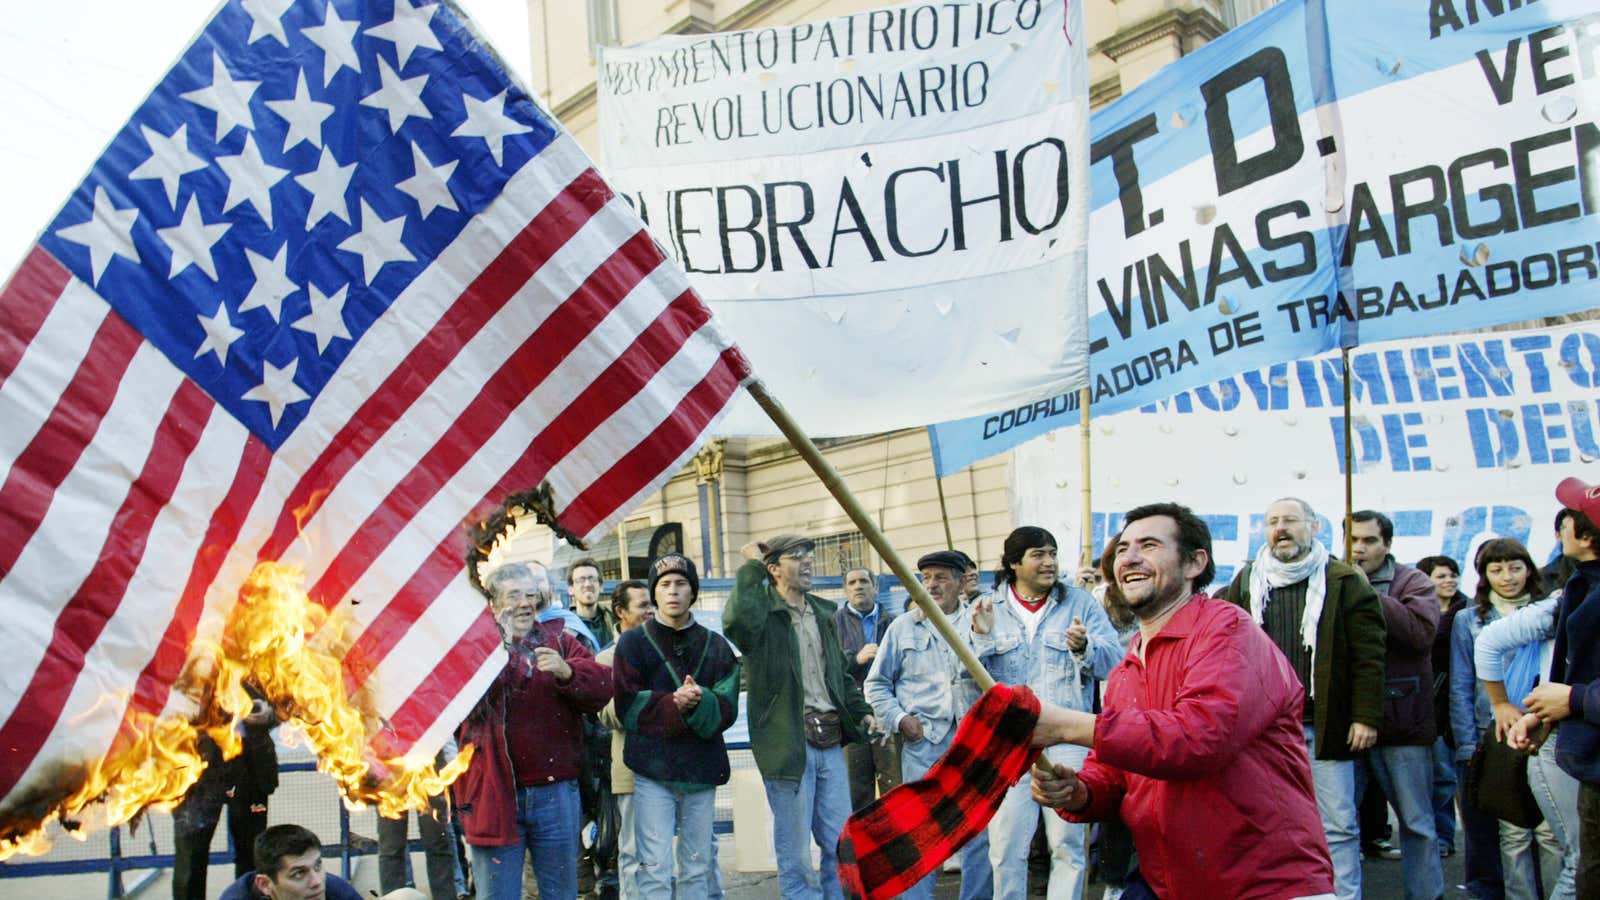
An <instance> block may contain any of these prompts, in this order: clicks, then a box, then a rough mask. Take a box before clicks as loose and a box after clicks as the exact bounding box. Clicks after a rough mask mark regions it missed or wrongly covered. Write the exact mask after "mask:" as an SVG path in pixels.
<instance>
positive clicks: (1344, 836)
mask: <svg viewBox="0 0 1600 900" xmlns="http://www.w3.org/2000/svg"><path fill="white" fill-rule="evenodd" d="M1305 729H1306V752H1308V753H1309V754H1310V755H1311V782H1312V786H1313V787H1315V788H1316V791H1317V813H1318V814H1319V815H1320V816H1321V817H1322V830H1323V831H1325V832H1327V834H1328V855H1329V857H1331V858H1332V860H1333V893H1334V895H1335V896H1337V897H1338V898H1339V900H1361V831H1360V828H1359V826H1358V825H1357V824H1356V764H1355V761H1354V760H1348V759H1317V741H1316V735H1315V733H1314V732H1313V730H1312V728H1311V726H1310V725H1307V726H1305Z"/></svg>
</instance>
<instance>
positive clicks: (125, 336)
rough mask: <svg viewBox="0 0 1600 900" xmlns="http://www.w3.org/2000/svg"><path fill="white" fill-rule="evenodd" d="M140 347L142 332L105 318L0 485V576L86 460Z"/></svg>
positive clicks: (113, 316) (118, 318) (13, 562)
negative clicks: (74, 470) (58, 490)
mask: <svg viewBox="0 0 1600 900" xmlns="http://www.w3.org/2000/svg"><path fill="white" fill-rule="evenodd" d="M141 342H142V339H141V338H140V337H139V333H138V332H137V331H134V330H133V328H132V327H130V326H129V325H128V323H127V322H126V321H124V320H123V318H122V317H121V316H120V315H118V314H117V313H116V312H115V311H112V312H109V313H107V314H106V317H105V319H103V320H101V322H100V328H99V330H98V331H97V332H96V333H95V336H94V340H93V341H92V342H90V344H89V353H88V355H87V356H85V357H84V360H83V364H82V365H81V366H79V367H78V371H76V372H74V373H73V375H72V381H71V382H70V383H69V384H68V385H67V389H66V390H65V391H63V392H62V393H61V396H60V397H59V398H57V400H56V405H55V408H54V409H52V410H51V411H50V417H49V418H48V419H46V420H45V422H44V425H43V426H42V427H41V428H40V429H39V433H38V434H36V435H34V436H33V440H32V441H29V442H28V446H27V447H26V448H25V449H24V450H23V451H22V453H21V454H19V455H18V456H17V459H16V461H15V462H13V463H12V464H11V471H10V472H9V473H7V475H6V480H5V484H4V485H0V572H8V571H10V570H11V567H12V566H14V565H16V563H17V557H19V556H21V555H22V548H23V547H25V546H27V544H28V539H29V538H31V537H32V536H33V534H34V532H36V531H38V529H39V523H40V522H41V521H43V520H44V516H45V513H46V512H47V511H48V510H49V509H50V500H51V498H52V497H54V496H55V492H56V488H58V487H60V486H61V482H62V481H63V480H64V479H65V478H66V477H67V473H68V472H71V471H72V467H73V466H74V465H76V464H77V462H78V458H79V457H80V456H82V455H83V451H84V448H85V447H87V446H89V442H90V441H91V440H92V439H93V438H94V433H95V431H96V430H97V429H98V428H99V426H100V420H101V419H103V418H105V414H106V410H107V409H109V408H110V407H111V401H112V400H114V399H115V398H116V395H117V385H118V383H119V382H121V381H122V376H123V374H124V373H125V372H127V370H128V364H129V363H130V362H131V361H132V360H133V354H134V352H135V351H136V350H138V349H139V345H140V343H141ZM107 439H108V440H112V439H114V436H108V438H107Z"/></svg>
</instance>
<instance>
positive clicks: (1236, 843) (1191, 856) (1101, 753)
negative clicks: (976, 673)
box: [1033, 503, 1333, 900]
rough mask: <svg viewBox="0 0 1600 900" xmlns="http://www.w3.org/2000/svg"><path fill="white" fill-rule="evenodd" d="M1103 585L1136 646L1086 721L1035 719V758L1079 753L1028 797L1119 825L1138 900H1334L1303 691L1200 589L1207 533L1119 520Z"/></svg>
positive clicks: (1073, 816)
mask: <svg viewBox="0 0 1600 900" xmlns="http://www.w3.org/2000/svg"><path fill="white" fill-rule="evenodd" d="M1125 522H1126V524H1125V525H1124V527H1123V531H1122V534H1121V535H1120V536H1119V537H1118V538H1117V541H1116V544H1115V548H1114V554H1115V557H1114V558H1115V562H1114V571H1115V573H1116V579H1117V585H1118V587H1119V588H1120V589H1121V591H1122V594H1123V596H1124V597H1125V598H1126V600H1127V604H1128V606H1129V607H1130V608H1131V609H1132V610H1133V611H1134V614H1135V615H1137V616H1138V618H1139V634H1138V635H1137V636H1135V637H1134V639H1133V643H1132V645H1131V647H1130V650H1129V653H1128V655H1127V657H1126V658H1124V659H1123V661H1122V662H1121V664H1119V665H1118V666H1117V667H1116V668H1115V669H1113V670H1112V671H1111V675H1110V677H1109V678H1108V679H1107V681H1106V692H1105V702H1104V711H1103V712H1101V713H1100V714H1099V715H1098V716H1096V715H1092V714H1090V713H1085V712H1078V711H1076V710H1069V709H1062V708H1059V707H1055V706H1050V705H1048V704H1046V705H1044V707H1043V709H1042V710H1041V712H1040V716H1039V724H1038V727H1037V728H1036V730H1035V733H1034V743H1035V744H1036V745H1049V744H1055V743H1072V744H1080V745H1083V746H1087V747H1090V748H1091V749H1090V752H1089V757H1088V759H1087V760H1085V761H1084V764H1083V768H1082V770H1081V771H1074V770H1073V769H1072V768H1070V767H1068V766H1065V765H1060V764H1056V765H1054V766H1053V772H1051V773H1050V774H1048V775H1046V774H1044V773H1041V772H1040V771H1039V770H1038V769H1034V770H1033V795H1034V799H1036V800H1038V801H1039V802H1040V803H1042V804H1044V805H1046V806H1050V807H1053V808H1055V809H1056V811H1057V812H1058V813H1059V814H1060V815H1061V816H1062V818H1065V819H1067V820H1069V821H1074V822H1084V821H1091V820H1096V819H1102V818H1105V817H1106V816H1108V815H1109V814H1111V813H1113V812H1118V813H1120V814H1121V816H1122V819H1123V821H1125V822H1126V823H1127V825H1128V828H1129V830H1130V831H1132V832H1133V841H1134V846H1135V848H1136V849H1137V850H1138V853H1139V870H1138V872H1137V873H1136V874H1135V875H1134V876H1132V877H1130V879H1129V883H1128V887H1127V889H1126V890H1125V891H1124V893H1123V895H1122V896H1123V898H1124V900H1134V898H1139V897H1164V898H1183V900H1204V898H1219V900H1220V898H1229V900H1289V898H1309V897H1320V896H1329V897H1331V896H1332V890H1333V865H1332V863H1331V862H1329V859H1328V844H1327V840H1326V838H1325V837H1324V835H1323V832H1322V820H1321V818H1320V817H1319V816H1318V814H1317V802H1316V797H1315V795H1314V793H1313V789H1312V782H1311V761H1310V758H1309V757H1308V756H1307V754H1306V743H1305V734H1304V728H1303V726H1302V724H1301V704H1302V703H1303V702H1304V696H1305V689H1304V688H1302V687H1301V686H1300V682H1299V680H1298V679H1297V678H1295V675H1294V670H1293V669H1292V668H1290V666H1289V662H1288V660H1286V659H1284V657H1283V654H1282V653H1279V652H1278V650H1277V648H1276V647H1275V646H1273V644H1272V640H1271V639H1270V638H1269V637H1267V634H1266V632H1265V631H1262V630H1261V629H1260V628H1259V627H1257V626H1256V624H1255V623H1254V622H1253V621H1252V620H1251V619H1250V615H1249V613H1247V612H1245V611H1244V610H1242V609H1240V608H1239V607H1237V606H1234V605H1233V604H1231V603H1228V602H1226V601H1222V600H1213V599H1212V598H1210V597H1207V596H1206V595H1205V594H1202V593H1199V591H1200V589H1201V588H1203V587H1205V586H1206V585H1208V584H1210V583H1211V579H1212V577H1213V576H1214V575H1215V574H1216V566H1215V564H1213V563H1212V561H1211V533H1210V531H1209V529H1207V528H1206V525H1205V523H1204V522H1203V521H1201V520H1200V519H1199V518H1198V517H1197V516H1195V515H1194V513H1192V512H1190V511H1189V509H1188V508H1187V507H1183V506H1179V505H1178V504H1175V503H1154V504H1150V505H1147V506H1141V507H1138V508H1137V509H1134V510H1132V511H1131V512H1129V513H1128V514H1127V516H1126V519H1125Z"/></svg>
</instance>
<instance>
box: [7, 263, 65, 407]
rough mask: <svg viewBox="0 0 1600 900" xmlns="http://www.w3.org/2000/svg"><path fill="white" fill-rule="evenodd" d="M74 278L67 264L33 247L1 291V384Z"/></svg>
mask: <svg viewBox="0 0 1600 900" xmlns="http://www.w3.org/2000/svg"><path fill="white" fill-rule="evenodd" d="M71 279H72V273H71V272H68V271H67V270H66V267H64V266H62V265H61V264H60V263H58V262H56V261H55V258H54V257H52V256H51V255H50V254H48V253H46V252H44V250H43V249H42V248H40V247H34V248H33V251H32V252H31V253H29V254H28V258H27V259H24V260H23V261H22V266H21V268H19V269H17V274H15V275H13V276H11V281H10V282H8V283H7V284H6V287H5V290H4V291H0V387H4V386H5V383H6V379H7V378H9V377H10V376H11V373H12V372H13V371H15V370H16V368H17V363H19V362H21V361H22V354H23V353H25V352H26V351H27V349H28V344H30V343H32V341H33V337H34V335H36V334H38V333H39V328H40V326H42V325H43V324H44V320H45V319H46V318H47V317H48V316H49V315H50V310H51V309H53V308H54V307H55V305H56V300H58V299H60V297H61V293H62V292H63V291H65V290H66V289H67V282H68V281H70V280H71Z"/></svg>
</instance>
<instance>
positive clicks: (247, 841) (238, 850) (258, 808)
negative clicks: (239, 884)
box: [207, 797, 267, 880]
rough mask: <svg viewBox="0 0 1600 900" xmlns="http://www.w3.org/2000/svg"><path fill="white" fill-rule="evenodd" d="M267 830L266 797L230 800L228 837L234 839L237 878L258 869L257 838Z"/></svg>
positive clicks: (235, 877) (234, 872)
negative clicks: (252, 799) (251, 799)
mask: <svg viewBox="0 0 1600 900" xmlns="http://www.w3.org/2000/svg"><path fill="white" fill-rule="evenodd" d="M266 830H267V801H266V798H264V797H263V798H260V799H258V800H255V801H249V800H242V799H239V798H238V797H234V798H232V799H230V800H229V801H228V837H229V839H231V840H232V841H233V877H234V879H235V880H237V879H240V878H243V877H244V876H245V875H246V874H247V873H249V872H254V871H255V870H256V838H258V837H260V836H261V832H263V831H266ZM207 843H208V844H209V843H210V841H209V840H208V841H207Z"/></svg>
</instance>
